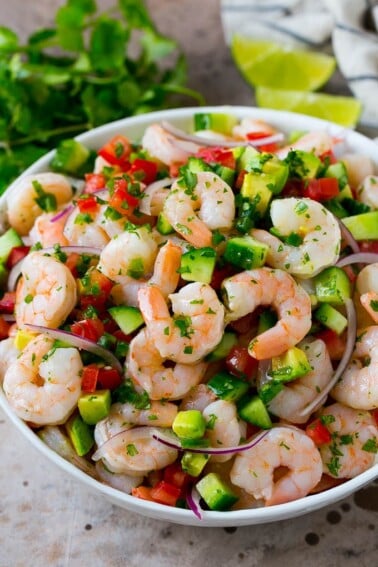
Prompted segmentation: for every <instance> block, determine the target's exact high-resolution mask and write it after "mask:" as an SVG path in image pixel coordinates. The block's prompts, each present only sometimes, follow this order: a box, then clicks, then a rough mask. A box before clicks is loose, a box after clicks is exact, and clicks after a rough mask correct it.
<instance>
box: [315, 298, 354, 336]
mask: <svg viewBox="0 0 378 567" xmlns="http://www.w3.org/2000/svg"><path fill="white" fill-rule="evenodd" d="M314 317H315V319H317V320H318V321H320V323H323V325H324V326H325V327H328V329H332V331H335V333H337V334H338V335H341V333H342V332H343V331H344V330H345V329H346V328H347V326H348V319H347V318H346V317H344V315H342V314H341V313H340V312H339V311H337V309H335V308H334V307H332V305H330V304H329V303H322V304H321V306H320V307H319V308H318V309H317V310H316V311H315V313H314Z"/></svg>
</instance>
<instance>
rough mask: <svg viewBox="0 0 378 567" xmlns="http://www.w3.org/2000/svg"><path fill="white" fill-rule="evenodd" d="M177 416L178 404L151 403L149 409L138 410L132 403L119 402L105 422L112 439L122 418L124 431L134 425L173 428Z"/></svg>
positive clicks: (113, 406) (114, 405)
mask: <svg viewBox="0 0 378 567" xmlns="http://www.w3.org/2000/svg"><path fill="white" fill-rule="evenodd" d="M176 415H177V406H176V404H172V403H169V402H161V401H151V402H150V405H149V408H148V409H138V408H136V407H135V405H134V404H132V403H130V402H126V403H123V404H121V403H119V402H117V403H115V404H113V405H112V406H111V408H110V412H109V414H108V416H107V417H106V419H105V420H104V427H106V430H107V433H108V434H109V436H110V437H112V436H113V435H114V434H115V433H117V431H118V428H119V418H122V429H129V428H131V427H133V426H134V425H153V426H154V427H171V426H172V423H173V421H174V419H175V417H176ZM114 427H115V429H114Z"/></svg>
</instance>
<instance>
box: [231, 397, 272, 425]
mask: <svg viewBox="0 0 378 567" xmlns="http://www.w3.org/2000/svg"><path fill="white" fill-rule="evenodd" d="M237 407H238V414H239V415H240V417H241V418H242V419H244V421H247V422H248V423H251V424H252V425H257V427H261V429H270V428H271V427H272V420H271V419H270V416H269V413H268V410H267V409H266V407H265V405H264V402H263V401H262V399H261V398H260V397H259V396H252V397H250V396H244V397H243V398H242V399H241V400H240V401H239V402H238V405H237Z"/></svg>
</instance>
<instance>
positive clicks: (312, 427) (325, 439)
mask: <svg viewBox="0 0 378 567" xmlns="http://www.w3.org/2000/svg"><path fill="white" fill-rule="evenodd" d="M306 434H307V435H308V436H309V437H310V438H311V439H312V440H313V442H314V443H315V445H316V446H317V447H319V446H320V445H324V444H325V443H330V442H331V440H332V436H331V434H330V432H329V431H328V429H327V428H326V426H325V425H324V424H323V423H322V422H321V420H320V419H319V418H317V419H315V420H314V421H313V422H312V423H310V424H309V425H307V427H306Z"/></svg>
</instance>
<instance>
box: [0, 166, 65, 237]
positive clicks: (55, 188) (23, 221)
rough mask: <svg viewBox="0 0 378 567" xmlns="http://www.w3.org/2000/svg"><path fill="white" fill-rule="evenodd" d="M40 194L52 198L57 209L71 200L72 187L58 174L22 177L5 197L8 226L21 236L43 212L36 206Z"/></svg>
mask: <svg viewBox="0 0 378 567" xmlns="http://www.w3.org/2000/svg"><path fill="white" fill-rule="evenodd" d="M41 194H42V196H43V194H45V195H46V194H48V195H52V196H54V197H55V199H56V203H57V206H58V207H59V206H60V205H63V204H64V203H67V202H68V201H70V200H71V199H72V187H71V185H70V183H69V182H68V180H67V179H66V178H65V177H64V176H63V175H60V174H59V173H38V174H36V175H27V176H25V177H22V178H21V179H20V180H19V181H18V182H17V183H16V184H15V185H14V186H13V188H12V190H11V191H9V194H8V196H7V211H8V220H9V224H10V225H11V226H12V227H13V228H14V229H15V230H16V231H17V232H18V234H20V235H21V236H26V235H27V234H28V233H29V231H30V229H31V228H32V226H33V224H34V221H35V219H36V218H37V217H38V216H39V215H40V214H41V213H42V212H43V210H42V208H41V207H40V206H39V204H38V198H40V197H41Z"/></svg>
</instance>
